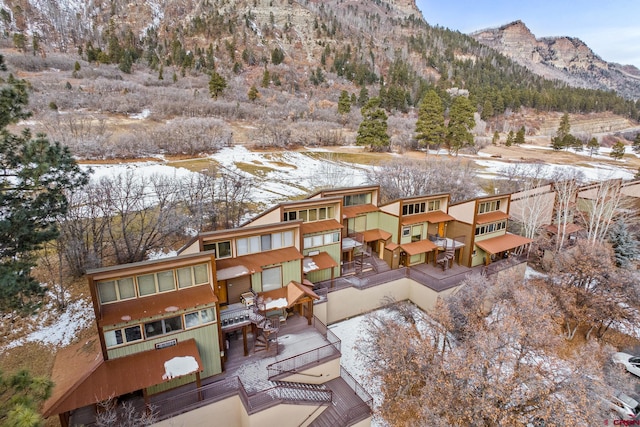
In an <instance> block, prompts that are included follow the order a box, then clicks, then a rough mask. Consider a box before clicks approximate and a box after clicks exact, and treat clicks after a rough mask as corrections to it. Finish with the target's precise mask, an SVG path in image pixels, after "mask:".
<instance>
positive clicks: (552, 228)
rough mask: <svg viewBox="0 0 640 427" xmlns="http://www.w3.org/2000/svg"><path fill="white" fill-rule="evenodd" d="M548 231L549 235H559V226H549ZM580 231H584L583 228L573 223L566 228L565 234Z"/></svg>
mask: <svg viewBox="0 0 640 427" xmlns="http://www.w3.org/2000/svg"><path fill="white" fill-rule="evenodd" d="M546 229H547V231H548V232H549V233H553V234H558V226H557V225H556V224H550V225H547V227H546ZM580 230H582V227H580V226H579V225H577V224H574V223H572V222H570V223H568V224H567V225H565V226H564V232H565V233H566V234H572V233H575V232H576V231H580Z"/></svg>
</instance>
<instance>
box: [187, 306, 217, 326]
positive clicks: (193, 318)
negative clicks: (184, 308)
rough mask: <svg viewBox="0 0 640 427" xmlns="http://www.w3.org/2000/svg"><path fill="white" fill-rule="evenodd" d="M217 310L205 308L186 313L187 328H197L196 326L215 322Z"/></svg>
mask: <svg viewBox="0 0 640 427" xmlns="http://www.w3.org/2000/svg"><path fill="white" fill-rule="evenodd" d="M215 320H216V311H215V310H214V309H213V308H205V309H204V310H199V311H194V312H193V313H187V314H185V315H184V326H185V328H187V329H188V328H195V327H196V326H200V325H204V324H207V323H211V322H215Z"/></svg>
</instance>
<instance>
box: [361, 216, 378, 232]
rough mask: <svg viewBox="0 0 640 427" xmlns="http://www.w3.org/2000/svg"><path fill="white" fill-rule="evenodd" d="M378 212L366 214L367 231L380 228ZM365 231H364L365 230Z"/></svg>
mask: <svg viewBox="0 0 640 427" xmlns="http://www.w3.org/2000/svg"><path fill="white" fill-rule="evenodd" d="M378 218H379V215H378V212H369V213H367V230H373V229H374V228H380V226H379V225H378V224H379V221H378ZM365 231H366V230H365Z"/></svg>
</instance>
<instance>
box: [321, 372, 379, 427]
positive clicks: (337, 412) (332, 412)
mask: <svg viewBox="0 0 640 427" xmlns="http://www.w3.org/2000/svg"><path fill="white" fill-rule="evenodd" d="M325 386H326V387H327V388H328V389H329V390H331V392H332V393H333V401H332V404H331V405H330V406H329V407H327V408H326V409H325V410H324V411H322V413H321V414H320V415H319V416H318V418H316V419H315V420H313V422H312V423H311V424H310V425H309V427H335V426H348V425H352V424H355V423H357V422H359V421H362V420H364V419H366V418H368V417H369V416H371V409H370V408H369V406H368V405H367V404H366V403H365V402H364V401H363V400H362V399H361V398H360V396H358V395H357V394H356V392H355V391H354V390H353V389H352V388H351V387H349V385H348V384H347V382H346V381H345V380H344V379H343V378H341V377H340V378H335V379H333V380H331V381H329V382H327V383H325Z"/></svg>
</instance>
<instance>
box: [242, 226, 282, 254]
mask: <svg viewBox="0 0 640 427" xmlns="http://www.w3.org/2000/svg"><path fill="white" fill-rule="evenodd" d="M289 246H293V231H284V232H280V233H271V234H263V235H260V236H251V237H243V238H240V239H236V251H237V253H238V256H243V255H249V254H255V253H258V252H264V251H270V250H272V249H280V248H286V247H289Z"/></svg>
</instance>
